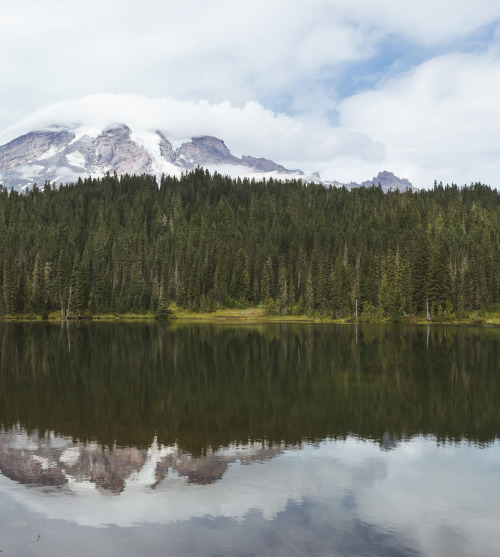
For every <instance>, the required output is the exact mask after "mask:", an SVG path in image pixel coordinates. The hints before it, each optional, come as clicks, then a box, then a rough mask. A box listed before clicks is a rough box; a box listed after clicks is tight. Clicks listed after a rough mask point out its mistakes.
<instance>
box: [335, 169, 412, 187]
mask: <svg viewBox="0 0 500 557" xmlns="http://www.w3.org/2000/svg"><path fill="white" fill-rule="evenodd" d="M327 183H328V184H330V185H332V186H337V187H342V186H344V187H346V188H347V189H348V190H351V189H354V188H363V187H364V188H370V187H371V186H378V185H380V186H381V187H382V190H383V191H384V192H388V191H391V190H392V191H395V190H399V191H406V190H410V191H419V189H418V188H415V187H413V185H412V184H411V182H410V181H409V180H407V179H406V178H398V177H397V176H395V175H394V174H393V173H392V172H388V171H387V170H384V171H382V172H379V173H378V175H377V176H374V177H373V178H372V179H371V180H365V181H364V182H361V184H358V183H356V182H349V183H347V184H343V183H341V182H337V181H334V182H327Z"/></svg>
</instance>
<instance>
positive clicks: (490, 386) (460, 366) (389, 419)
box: [0, 321, 500, 557]
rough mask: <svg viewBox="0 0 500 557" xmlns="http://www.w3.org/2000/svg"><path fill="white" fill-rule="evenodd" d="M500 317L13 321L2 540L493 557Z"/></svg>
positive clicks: (71, 549) (4, 345)
mask: <svg viewBox="0 0 500 557" xmlns="http://www.w3.org/2000/svg"><path fill="white" fill-rule="evenodd" d="M499 439H500V328H494V327H452V326H449V327H440V326H435V327H416V326H403V325H399V326H393V325H387V326H381V325H330V324H291V323H288V324H274V323H273V324H208V323H193V322H181V321H172V322H167V323H159V322H136V323H125V322H113V323H106V322H101V323H99V322H76V323H75V322H72V323H66V322H64V323H47V322H45V323H42V322H36V323H1V322H0V550H2V551H3V555H6V556H7V555H15V556H32V555H36V556H39V555H44V556H51V557H58V556H64V557H67V556H70V555H71V556H86V557H88V556H89V555H109V556H113V557H114V556H121V557H123V556H134V557H136V556H140V555H145V556H146V555H147V556H152V555H162V556H163V555H166V556H191V555H193V556H198V555H200V556H201V555H203V556H206V555H207V556H219V555H228V556H254V555H255V556H257V555H259V556H268V555H269V556H271V555H273V556H289V555H292V556H293V555H300V556H315V555H318V556H359V555H363V556H365V555H366V556H374V555H380V556H400V555H401V556H403V555H405V556H406V555H415V556H435V555H436V556H446V555H450V556H452V555H453V556H460V555H464V556H466V555H467V556H481V555H484V556H486V555H487V556H490V555H493V554H496V553H498V548H499V547H500V528H499V526H498V525H499V524H500V441H499Z"/></svg>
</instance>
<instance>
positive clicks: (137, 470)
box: [0, 428, 283, 493]
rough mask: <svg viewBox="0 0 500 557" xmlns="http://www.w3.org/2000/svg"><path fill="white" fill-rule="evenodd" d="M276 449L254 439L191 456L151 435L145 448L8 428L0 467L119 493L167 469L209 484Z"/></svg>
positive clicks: (1, 437)
mask: <svg viewBox="0 0 500 557" xmlns="http://www.w3.org/2000/svg"><path fill="white" fill-rule="evenodd" d="M282 452H283V447H282V446H278V447H268V446H266V445H258V444H256V445H249V446H246V447H239V448H236V447H232V448H230V449H225V450H222V451H212V450H209V451H207V452H206V454H203V455H201V456H198V457H194V456H192V455H191V454H189V453H187V452H185V451H183V450H181V449H179V448H178V447H177V446H171V447H165V446H160V445H158V444H157V442H156V440H154V441H153V443H152V444H151V446H150V447H149V448H148V449H139V448H136V447H127V448H124V447H116V446H114V447H112V448H109V447H102V446H100V445H98V444H97V443H82V442H74V441H72V440H71V439H69V438H65V437H56V436H55V435H54V434H48V435H45V436H43V437H41V436H39V435H38V433H37V432H31V433H27V432H26V431H24V430H22V429H20V428H12V429H10V430H9V431H7V432H2V433H0V472H1V473H2V474H3V475H4V476H6V477H7V478H10V479H12V480H15V481H17V482H19V483H22V484H27V485H35V486H62V485H66V484H75V483H76V484H82V485H84V484H87V485H89V484H90V485H94V486H95V487H97V488H99V489H102V490H104V491H111V492H114V493H120V492H122V491H123V490H124V489H125V488H126V484H127V482H128V481H139V482H141V483H144V484H145V485H146V486H148V487H151V488H152V489H154V488H155V487H156V486H157V485H158V484H159V483H160V482H161V481H162V480H164V479H165V477H166V476H167V474H168V473H169V472H170V473H172V472H174V473H177V474H179V475H180V476H185V477H187V478H188V481H189V482H190V483H196V484H210V483H213V482H215V481H217V480H220V479H221V478H222V477H223V475H224V473H225V472H226V470H227V468H228V466H229V465H230V464H231V463H232V462H235V461H237V460H238V461H239V462H241V463H242V464H245V463H249V462H252V461H256V460H258V461H263V460H268V459H271V458H273V457H275V456H277V455H278V454H281V453H282Z"/></svg>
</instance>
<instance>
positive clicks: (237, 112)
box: [0, 93, 383, 171]
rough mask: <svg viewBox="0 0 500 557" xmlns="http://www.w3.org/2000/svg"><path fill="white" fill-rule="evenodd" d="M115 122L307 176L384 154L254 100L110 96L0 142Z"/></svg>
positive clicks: (71, 107) (53, 114) (356, 137)
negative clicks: (299, 169) (206, 143)
mask: <svg viewBox="0 0 500 557" xmlns="http://www.w3.org/2000/svg"><path fill="white" fill-rule="evenodd" d="M117 123H125V124H127V125H128V126H129V127H131V128H132V129H133V130H139V131H140V130H151V131H155V130H157V129H159V130H161V131H162V132H163V133H164V135H165V136H166V137H167V138H168V139H171V140H174V141H176V140H186V139H189V138H191V137H196V136H200V135H214V136H216V137H219V138H221V139H223V140H224V141H225V142H226V144H227V146H228V148H229V149H230V150H231V151H232V152H233V153H234V154H236V155H239V156H241V155H245V154H249V155H253V156H258V157H260V156H263V157H267V158H271V159H274V160H275V161H277V162H280V163H286V164H292V165H293V164H295V163H299V162H300V163H301V164H302V163H305V165H306V167H307V168H304V170H306V171H315V170H316V167H317V165H320V164H322V163H323V161H324V160H330V159H331V158H332V156H341V155H343V154H350V155H351V156H353V157H357V158H359V159H360V160H361V159H368V160H373V159H378V158H380V156H381V155H382V154H383V148H382V147H381V145H380V144H379V143H378V142H377V141H376V140H375V141H373V140H371V139H369V138H368V137H367V136H366V135H364V134H361V133H357V132H351V131H349V130H343V129H337V128H331V127H329V126H328V125H327V124H325V123H324V122H323V121H321V120H317V119H307V118H303V119H297V118H295V119H294V118H291V117H289V116H286V115H284V114H277V113H274V112H272V111H270V110H266V109H265V108H263V107H262V106H261V105H260V104H259V103H257V102H255V101H252V102H248V103H246V104H245V105H244V106H243V107H242V108H240V107H236V106H233V105H231V103H230V102H229V101H224V102H221V103H219V104H210V103H208V102H207V101H199V102H188V101H178V100H174V99H170V98H148V97H143V96H139V95H114V94H111V93H107V94H100V95H91V96H88V97H84V98H82V99H76V100H69V101H62V102H58V103H54V104H52V105H49V106H47V107H44V108H41V109H38V110H36V111H34V112H33V113H31V114H29V115H28V116H26V117H25V118H24V119H22V120H21V121H19V122H18V123H16V124H15V125H13V126H10V127H9V128H7V129H6V130H5V131H4V132H3V133H2V134H1V135H0V143H5V142H7V141H9V140H11V139H13V138H15V137H17V136H19V135H21V134H23V133H27V132H29V131H31V130H34V129H43V128H46V127H50V126H52V125H54V124H57V125H62V126H74V125H75V124H83V125H85V126H87V127H90V128H92V127H94V128H100V129H102V128H104V127H106V126H108V125H112V124H117ZM309 167H310V168H309Z"/></svg>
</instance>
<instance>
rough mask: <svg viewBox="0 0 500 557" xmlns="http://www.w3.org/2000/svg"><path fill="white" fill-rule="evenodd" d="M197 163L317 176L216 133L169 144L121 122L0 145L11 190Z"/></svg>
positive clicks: (0, 172) (239, 172)
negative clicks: (241, 148) (238, 151)
mask: <svg viewBox="0 0 500 557" xmlns="http://www.w3.org/2000/svg"><path fill="white" fill-rule="evenodd" d="M198 166H202V167H204V168H207V169H208V170H210V171H211V172H215V171H217V172H219V173H221V174H227V175H230V176H233V177H236V176H241V177H244V176H247V177H255V178H256V179H262V178H263V177H275V178H281V179H290V178H301V179H304V180H307V181H311V180H313V179H314V178H317V176H316V175H311V176H306V175H305V174H304V173H303V172H302V171H301V170H288V169H286V168H284V167H283V166H281V165H279V164H276V163H274V162H272V161H270V160H268V159H264V158H255V157H252V156H248V155H245V156H243V157H242V158H241V159H240V158H238V157H235V156H234V155H232V154H231V152H230V151H229V149H228V148H227V147H226V145H225V144H224V142H223V141H222V140H220V139H217V138H216V137H211V136H203V137H195V138H192V139H191V140H190V141H185V142H183V143H181V144H180V145H177V146H176V148H175V147H174V145H173V144H172V142H170V141H169V140H168V139H167V138H166V137H165V136H164V135H163V134H162V133H161V132H160V131H156V132H150V131H143V130H141V131H132V130H131V129H130V128H129V127H128V126H126V125H124V124H119V125H116V126H111V127H107V128H105V129H103V130H95V129H90V128H86V127H83V126H79V127H76V126H75V127H74V128H73V129H68V128H60V127H54V128H53V129H46V130H38V131H32V132H30V133H27V134H25V135H22V136H20V137H18V138H16V139H14V140H12V141H10V142H9V143H7V144H5V145H3V146H0V183H2V184H3V185H4V186H6V187H7V188H15V189H21V188H25V187H30V186H32V185H33V184H34V183H36V184H38V185H39V186H40V185H43V184H44V183H45V182H46V181H49V182H51V183H53V182H56V183H57V184H59V183H61V182H62V183H66V182H75V181H76V180H77V179H78V177H80V176H81V177H87V176H91V177H102V176H104V175H105V174H106V173H107V172H110V173H114V172H116V173H117V174H119V175H121V174H153V175H155V176H156V177H157V178H158V179H159V178H160V177H161V175H162V174H166V175H175V176H180V175H181V173H182V172H186V171H190V170H193V169H195V168H196V167H198Z"/></svg>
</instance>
